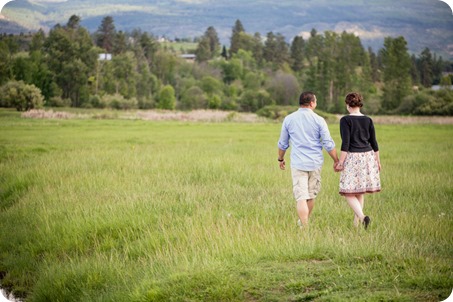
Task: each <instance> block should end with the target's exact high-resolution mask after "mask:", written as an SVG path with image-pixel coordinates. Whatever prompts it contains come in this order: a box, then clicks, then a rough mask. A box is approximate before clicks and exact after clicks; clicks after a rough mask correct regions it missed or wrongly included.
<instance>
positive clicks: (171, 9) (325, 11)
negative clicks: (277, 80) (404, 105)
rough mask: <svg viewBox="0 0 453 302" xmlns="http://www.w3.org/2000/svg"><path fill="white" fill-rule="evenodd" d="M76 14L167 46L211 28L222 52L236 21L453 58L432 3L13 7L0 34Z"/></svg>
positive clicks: (22, 2) (135, 1) (102, 2)
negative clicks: (390, 41)
mask: <svg viewBox="0 0 453 302" xmlns="http://www.w3.org/2000/svg"><path fill="white" fill-rule="evenodd" d="M74 14H75V15H78V16H80V17H81V19H82V26H84V27H86V28H87V29H88V30H89V31H90V32H94V31H96V30H97V28H98V27H99V25H100V23H101V20H102V18H103V17H105V16H107V15H110V16H112V17H113V19H114V22H115V26H116V29H117V30H123V31H131V30H133V29H141V30H143V31H147V32H150V33H152V34H154V35H156V36H166V37H168V38H170V39H173V38H175V37H179V38H187V37H192V38H193V37H198V36H201V35H202V34H203V33H204V31H205V30H206V29H207V28H208V27H209V26H213V27H214V28H215V29H216V31H217V32H218V35H219V38H220V40H221V43H222V44H224V45H228V44H229V37H230V36H231V29H232V27H233V25H234V22H235V21H236V20H237V19H239V20H241V22H242V23H243V25H244V27H245V30H246V32H248V33H251V34H254V33H255V32H258V33H260V34H261V35H262V36H265V35H266V34H267V33H268V32H270V31H272V32H274V33H281V34H282V35H284V36H285V37H286V39H287V40H288V42H290V41H291V40H292V39H293V38H294V37H295V36H296V35H302V36H303V37H304V38H307V37H308V35H309V32H310V30H311V29H312V28H315V29H316V30H317V31H318V32H324V31H326V30H332V31H337V32H341V31H343V30H346V31H348V32H355V33H356V34H357V35H358V36H359V37H360V38H361V40H362V43H363V44H364V46H370V47H372V48H373V49H375V50H377V49H379V48H381V47H382V46H383V41H384V38H385V37H386V36H400V35H402V36H404V37H405V38H406V40H407V41H408V48H409V50H410V51H411V52H412V53H415V54H418V53H420V52H421V51H422V50H423V49H424V48H425V47H429V48H430V49H431V50H432V51H433V52H435V53H438V54H440V55H442V56H444V57H446V58H448V59H451V58H453V16H452V14H451V10H450V8H449V6H448V5H447V4H446V3H444V2H442V1H435V0H401V1H390V0H377V1H376V0H374V1H373V0H341V1H336V2H335V3H329V1H327V0H317V1H313V0H305V1H302V0H285V1H280V2H277V3H275V1H270V0H253V1H252V0H250V1H247V2H244V1H242V0H230V1H229V2H224V1H215V0H169V1H162V0H132V1H128V2H127V3H124V1H118V0H98V1H96V2H94V3H93V2H92V1H86V0H80V1H62V0H56V1H51V0H44V1H43V0H41V1H39V0H34V1H32V0H29V1H28V0H15V1H13V2H9V3H8V4H6V6H5V7H4V8H3V10H2V15H3V16H4V18H3V19H2V20H0V21H1V22H0V32H6V33H18V31H21V30H22V29H25V30H27V31H30V30H31V31H33V30H37V29H39V28H43V29H44V30H45V31H47V30H49V29H51V28H52V27H53V26H54V25H55V24H57V23H60V24H65V23H66V22H67V20H68V19H69V17H70V16H71V15H74ZM14 24H15V28H14V29H11V30H9V27H10V26H11V27H12V26H13V25H14Z"/></svg>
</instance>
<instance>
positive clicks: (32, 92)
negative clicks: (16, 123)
mask: <svg viewBox="0 0 453 302" xmlns="http://www.w3.org/2000/svg"><path fill="white" fill-rule="evenodd" d="M43 105H44V97H43V96H42V94H41V90H40V89H39V88H37V87H36V86H35V85H29V84H25V83H24V82H23V81H9V82H8V83H6V84H5V85H3V86H2V87H0V106H1V107H9V108H16V109H17V111H27V110H30V109H34V108H41V107H42V106H43Z"/></svg>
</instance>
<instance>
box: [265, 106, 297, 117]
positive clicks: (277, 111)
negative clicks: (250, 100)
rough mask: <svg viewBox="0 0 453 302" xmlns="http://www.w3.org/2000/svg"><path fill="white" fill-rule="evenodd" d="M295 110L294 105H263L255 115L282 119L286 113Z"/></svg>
mask: <svg viewBox="0 0 453 302" xmlns="http://www.w3.org/2000/svg"><path fill="white" fill-rule="evenodd" d="M296 110H297V107H296V106H278V105H270V106H265V107H263V108H261V109H260V110H258V111H257V112H256V114H257V115H259V116H263V117H267V118H270V119H273V120H282V119H284V118H285V116H287V115H288V114H290V113H292V112H294V111H296Z"/></svg>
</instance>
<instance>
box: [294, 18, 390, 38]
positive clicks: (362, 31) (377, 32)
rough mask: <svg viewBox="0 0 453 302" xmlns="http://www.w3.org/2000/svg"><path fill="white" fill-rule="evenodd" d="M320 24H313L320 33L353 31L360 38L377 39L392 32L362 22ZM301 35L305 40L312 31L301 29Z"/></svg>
mask: <svg viewBox="0 0 453 302" xmlns="http://www.w3.org/2000/svg"><path fill="white" fill-rule="evenodd" d="M317 25H318V26H313V28H316V30H317V32H318V33H322V32H324V31H327V30H330V31H334V32H336V33H339V34H340V33H342V32H343V31H345V32H347V33H352V34H354V35H356V36H357V37H360V39H363V40H375V39H382V38H384V37H387V36H390V35H391V33H389V32H386V31H384V30H383V29H382V28H379V27H376V26H374V27H372V28H369V29H366V28H364V27H363V26H361V25H360V24H356V23H350V22H339V23H336V24H329V25H327V24H317ZM298 35H299V36H301V37H303V38H304V39H305V40H306V39H308V38H309V37H310V31H304V30H302V31H300V32H299V34H298Z"/></svg>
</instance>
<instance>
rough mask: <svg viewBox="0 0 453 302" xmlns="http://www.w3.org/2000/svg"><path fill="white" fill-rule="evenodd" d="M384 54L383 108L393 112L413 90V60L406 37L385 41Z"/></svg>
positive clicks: (389, 38)
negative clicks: (411, 74)
mask: <svg viewBox="0 0 453 302" xmlns="http://www.w3.org/2000/svg"><path fill="white" fill-rule="evenodd" d="M381 52H382V63H383V80H384V94H383V99H382V108H383V109H384V110H385V111H387V112H388V111H392V110H394V109H396V108H398V106H399V105H400V104H401V101H402V100H403V98H404V97H405V96H407V95H409V94H410V90H411V78H410V69H411V60H410V56H409V54H408V51H407V42H406V40H405V39H404V37H401V36H400V37H398V38H391V37H387V38H385V40H384V48H383V49H382V50H381Z"/></svg>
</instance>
